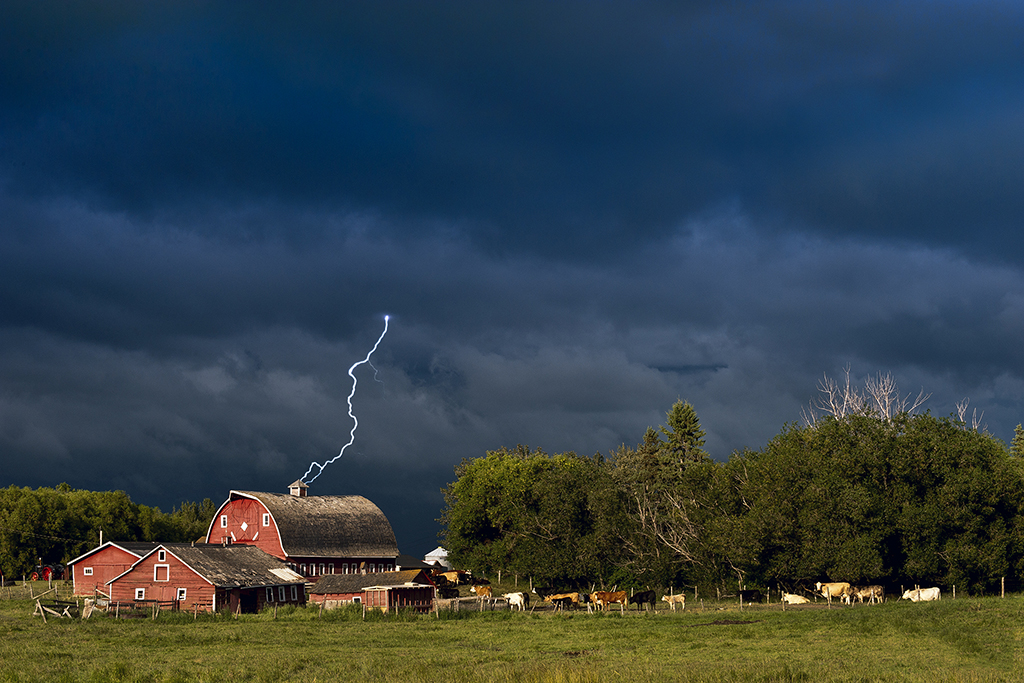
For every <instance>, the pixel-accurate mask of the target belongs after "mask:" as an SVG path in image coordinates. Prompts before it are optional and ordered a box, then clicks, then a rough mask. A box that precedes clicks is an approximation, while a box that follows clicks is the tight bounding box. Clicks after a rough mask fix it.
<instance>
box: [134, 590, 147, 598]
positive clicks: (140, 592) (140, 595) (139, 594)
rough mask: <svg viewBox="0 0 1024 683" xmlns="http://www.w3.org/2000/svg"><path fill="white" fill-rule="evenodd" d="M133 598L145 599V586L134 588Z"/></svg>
mask: <svg viewBox="0 0 1024 683" xmlns="http://www.w3.org/2000/svg"><path fill="white" fill-rule="evenodd" d="M135 599H136V600H145V599H146V589H145V588H136V589H135Z"/></svg>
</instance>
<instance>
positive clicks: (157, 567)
mask: <svg viewBox="0 0 1024 683" xmlns="http://www.w3.org/2000/svg"><path fill="white" fill-rule="evenodd" d="M161 569H166V570H167V573H166V574H165V575H164V576H166V577H167V578H164V579H160V578H157V576H158V572H159V571H160V570H161ZM170 580H171V565H169V564H154V565H153V581H159V582H160V583H166V582H167V581H170Z"/></svg>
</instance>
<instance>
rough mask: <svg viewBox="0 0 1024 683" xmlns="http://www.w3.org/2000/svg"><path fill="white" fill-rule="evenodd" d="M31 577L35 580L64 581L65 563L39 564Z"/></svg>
mask: <svg viewBox="0 0 1024 683" xmlns="http://www.w3.org/2000/svg"><path fill="white" fill-rule="evenodd" d="M29 578H31V579H32V580H33V581H51V580H52V581H62V580H63V579H64V565H62V564H44V565H39V566H37V567H36V568H35V571H33V572H32V576H31V577H29Z"/></svg>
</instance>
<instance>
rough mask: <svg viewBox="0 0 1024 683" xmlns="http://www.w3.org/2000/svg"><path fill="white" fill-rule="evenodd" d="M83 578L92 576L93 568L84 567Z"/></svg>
mask: <svg viewBox="0 0 1024 683" xmlns="http://www.w3.org/2000/svg"><path fill="white" fill-rule="evenodd" d="M82 576H92V567H82Z"/></svg>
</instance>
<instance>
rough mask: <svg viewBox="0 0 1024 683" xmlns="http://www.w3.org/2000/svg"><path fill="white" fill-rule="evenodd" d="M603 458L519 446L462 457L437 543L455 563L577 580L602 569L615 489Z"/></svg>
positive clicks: (609, 538)
mask: <svg viewBox="0 0 1024 683" xmlns="http://www.w3.org/2000/svg"><path fill="white" fill-rule="evenodd" d="M605 468H606V466H605V464H604V462H603V459H601V458H599V457H595V458H583V457H580V456H578V455H576V454H575V453H564V454H559V455H554V456H549V455H548V454H546V453H544V452H543V451H541V450H535V451H532V452H531V451H530V450H529V449H528V448H527V447H524V446H519V447H517V448H516V449H514V450H511V451H510V450H508V449H504V448H503V449H501V450H498V451H489V452H488V453H487V454H486V455H485V456H484V457H482V458H475V459H472V460H464V461H463V462H462V463H461V464H460V465H459V466H458V467H456V470H455V474H456V477H457V479H456V480H455V481H454V482H452V483H451V484H449V485H448V486H447V487H446V488H445V489H444V495H445V509H444V510H443V512H442V516H441V519H440V521H441V523H442V524H443V526H444V529H443V531H442V542H443V543H444V545H445V547H446V548H447V549H448V556H449V558H450V559H451V560H452V562H453V563H455V564H456V565H457V566H459V567H463V568H466V569H470V570H472V571H475V572H480V573H483V574H487V575H492V574H494V573H495V572H497V571H498V570H502V571H504V572H506V573H516V574H519V575H521V576H532V577H534V578H536V579H537V580H540V581H545V582H559V583H574V584H579V583H581V582H584V581H586V580H590V579H591V578H592V577H595V576H601V575H602V574H603V573H605V572H607V571H608V569H609V567H610V566H611V564H610V561H609V560H610V558H609V555H610V552H611V550H610V549H611V548H613V547H614V542H613V539H612V535H613V534H612V529H613V528H614V524H613V523H612V522H611V521H610V520H611V518H612V517H613V516H614V515H615V510H616V506H615V502H616V500H617V499H616V496H615V492H614V491H613V490H612V489H611V486H610V484H609V483H608V477H607V476H606V475H605V473H604V470H605Z"/></svg>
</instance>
